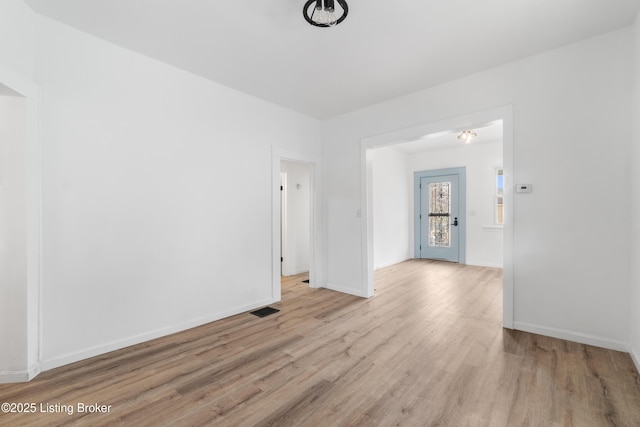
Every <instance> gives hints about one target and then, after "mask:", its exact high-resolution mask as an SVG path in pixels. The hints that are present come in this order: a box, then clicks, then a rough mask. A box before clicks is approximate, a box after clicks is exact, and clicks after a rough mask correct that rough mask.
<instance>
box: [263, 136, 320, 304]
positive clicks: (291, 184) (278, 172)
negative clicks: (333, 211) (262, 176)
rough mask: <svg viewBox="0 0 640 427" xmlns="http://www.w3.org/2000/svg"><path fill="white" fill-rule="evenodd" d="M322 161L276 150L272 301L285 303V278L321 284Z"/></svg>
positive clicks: (305, 155) (274, 155) (273, 175)
mask: <svg viewBox="0 0 640 427" xmlns="http://www.w3.org/2000/svg"><path fill="white" fill-rule="evenodd" d="M319 186H320V159H319V158H318V157H315V156H313V155H307V154H304V153H293V152H289V151H285V150H282V149H279V148H276V147H273V151H272V188H273V193H272V194H273V199H272V236H273V237H272V243H273V248H272V254H273V255H272V262H273V264H272V299H273V301H274V302H277V301H280V300H281V299H282V282H281V281H282V280H283V278H286V277H290V278H296V280H297V279H298V278H301V276H302V275H304V276H305V277H303V278H301V280H302V279H306V280H308V282H307V283H308V284H309V287H312V288H318V287H320V286H321V283H322V278H321V277H322V276H321V274H320V273H321V268H320V260H319V256H320V249H319V244H320V235H321V230H320V229H319V227H320V221H319V218H320V200H319V197H320V190H319Z"/></svg>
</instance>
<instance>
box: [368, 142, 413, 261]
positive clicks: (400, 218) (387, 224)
mask: <svg viewBox="0 0 640 427" xmlns="http://www.w3.org/2000/svg"><path fill="white" fill-rule="evenodd" d="M372 154H373V265H374V268H381V267H386V266H388V265H392V264H396V263H398V262H402V261H404V260H406V259H409V258H412V254H411V243H410V242H411V241H410V240H409V239H410V234H411V230H412V229H413V226H412V225H411V224H410V222H409V220H410V217H409V212H410V211H412V208H411V207H412V206H413V205H412V204H413V190H412V189H411V187H410V182H409V180H408V179H407V174H408V171H407V156H406V154H405V153H403V152H401V151H398V150H396V149H394V148H392V147H385V148H378V149H376V150H373V153H372Z"/></svg>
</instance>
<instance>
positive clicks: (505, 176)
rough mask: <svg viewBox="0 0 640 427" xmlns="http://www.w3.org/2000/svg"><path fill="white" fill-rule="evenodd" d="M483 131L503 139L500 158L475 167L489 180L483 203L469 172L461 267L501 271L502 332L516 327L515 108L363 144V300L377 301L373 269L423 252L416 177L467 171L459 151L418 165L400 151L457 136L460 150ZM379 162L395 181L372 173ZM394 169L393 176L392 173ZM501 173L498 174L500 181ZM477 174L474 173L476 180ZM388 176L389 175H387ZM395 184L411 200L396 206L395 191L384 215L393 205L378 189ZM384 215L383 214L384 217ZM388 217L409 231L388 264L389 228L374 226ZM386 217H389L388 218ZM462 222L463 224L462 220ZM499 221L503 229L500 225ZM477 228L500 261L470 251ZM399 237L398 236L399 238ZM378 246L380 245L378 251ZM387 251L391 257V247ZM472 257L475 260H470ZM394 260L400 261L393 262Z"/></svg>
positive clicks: (375, 138) (432, 155)
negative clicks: (470, 135) (467, 135)
mask: <svg viewBox="0 0 640 427" xmlns="http://www.w3.org/2000/svg"><path fill="white" fill-rule="evenodd" d="M483 127H486V128H492V129H496V130H497V131H499V133H500V138H499V139H501V142H500V144H499V146H498V147H497V148H496V147H494V154H495V153H496V150H497V157H496V158H495V160H488V161H487V160H486V159H485V160H484V161H480V162H477V164H476V165H475V166H474V168H476V169H478V168H479V170H477V171H476V172H478V173H480V174H481V176H482V180H486V181H483V183H482V185H483V186H484V187H485V188H486V191H484V193H482V195H481V198H482V200H480V201H477V200H476V199H474V198H477V196H478V194H480V193H477V192H476V191H475V190H474V189H473V186H475V185H476V184H479V181H478V179H476V178H471V177H470V172H471V171H470V168H469V167H467V168H466V173H467V175H466V177H467V185H468V187H467V197H466V201H467V206H466V208H465V215H466V221H465V225H466V227H467V230H466V233H465V234H466V237H467V239H466V248H467V249H466V253H465V255H466V259H465V260H464V261H462V262H463V263H466V264H474V265H485V266H488V267H502V269H503V278H502V281H503V326H504V327H507V328H512V327H513V260H512V256H513V255H512V254H513V195H512V186H511V185H510V182H511V179H512V177H513V114H512V107H511V106H504V107H499V108H495V109H492V110H487V111H482V112H478V113H472V114H468V115H465V116H459V117H453V118H450V119H446V120H442V121H438V122H433V123H428V124H424V125H420V126H416V127H412V128H407V129H401V130H399V131H394V132H389V133H386V134H381V135H377V136H373V137H368V138H364V139H362V141H361V164H362V175H361V179H362V185H363V188H364V189H366V191H363V198H362V205H361V206H362V213H363V215H362V217H363V221H362V236H363V245H362V260H363V261H362V272H363V290H362V293H363V294H364V295H365V296H367V297H370V296H373V293H374V269H376V268H381V267H385V266H386V265H390V264H392V263H396V262H400V261H403V260H404V259H408V258H414V257H416V256H415V253H416V250H415V248H416V246H417V247H418V249H419V243H417V244H416V242H415V240H416V238H415V237H414V233H413V232H414V227H415V222H414V215H416V211H415V210H414V204H413V203H414V200H415V198H414V197H411V195H414V194H415V193H414V189H413V188H412V186H413V180H414V179H415V176H414V172H419V171H425V170H431V169H447V168H452V167H462V166H464V165H463V164H462V163H461V157H460V155H459V152H455V150H452V151H450V152H446V150H445V147H444V146H440V147H436V148H434V147H433V146H432V147H431V151H429V152H427V153H423V154H421V155H420V156H421V159H420V161H417V160H415V159H414V157H413V156H415V155H414V154H411V155H410V156H407V152H404V153H403V152H402V151H401V150H400V149H402V147H403V145H405V144H407V143H410V142H411V143H413V145H414V147H419V146H420V144H427V145H428V144H429V143H431V144H432V145H434V144H435V141H434V139H438V138H440V137H446V136H448V137H449V138H451V137H452V136H453V139H454V140H456V142H455V143H456V144H457V146H458V147H461V146H463V144H461V142H460V141H459V140H458V139H457V136H458V135H459V134H460V132H461V131H463V130H467V129H476V130H479V129H480V128H483ZM478 135H480V133H478ZM436 145H437V144H436ZM480 145H484V144H478V146H480ZM470 146H473V143H472V144H470ZM410 150H412V149H409V151H410ZM416 150H418V148H416ZM405 151H406V150H405ZM420 151H424V147H422V148H420ZM436 153H440V154H436ZM380 157H383V158H384V159H385V161H386V162H387V163H391V170H392V172H391V173H390V175H391V177H390V176H384V173H385V172H383V173H382V176H381V173H380V171H379V170H377V169H376V168H374V165H375V164H376V162H375V161H374V160H375V159H376V158H380ZM403 159H404V160H403ZM403 162H404V163H403ZM417 163H420V165H416V164H417ZM409 164H411V165H409ZM394 169H395V172H393V170H394ZM497 171H499V174H498V175H497ZM476 172H474V174H475V173H476ZM386 173H387V174H389V172H388V171H387V172H386ZM402 173H404V175H403V176H404V178H398V177H400V176H402V175H401V174H402ZM394 174H395V175H396V178H393V175H394ZM389 178H391V179H389ZM394 179H395V181H396V182H402V183H403V184H402V185H404V188H406V189H407V191H405V192H404V193H407V192H408V194H409V195H404V196H402V197H404V198H405V199H408V203H406V202H404V203H398V200H401V199H402V197H400V196H398V194H399V193H403V192H402V191H396V193H398V194H395V195H394V196H393V197H394V198H395V202H394V209H393V211H392V210H391V209H388V208H387V209H386V210H385V208H383V209H382V210H380V209H378V208H377V207H379V205H380V204H382V205H389V204H390V203H389V202H385V201H384V200H382V201H381V200H380V197H377V198H376V195H377V194H378V193H379V192H380V187H384V184H381V183H382V182H390V181H393V180H394ZM498 182H499V184H500V185H499V187H500V188H497V184H498ZM469 186H471V187H469ZM498 190H499V191H498ZM485 196H486V197H485ZM474 200H475V201H474ZM470 202H471V203H470ZM498 202H499V204H498ZM494 205H495V206H494ZM374 206H376V208H374ZM403 209H404V211H403ZM380 212H382V215H381V214H380ZM374 213H375V214H374ZM390 215H395V218H396V221H398V223H399V224H400V223H402V224H406V226H405V225H403V227H406V228H405V230H407V232H406V235H407V237H405V238H404V242H406V244H405V246H404V247H402V246H396V247H398V248H399V250H398V251H397V252H396V253H395V254H391V255H389V254H386V255H387V258H386V259H383V260H381V258H380V255H381V254H383V253H382V251H380V250H379V248H380V247H384V246H385V243H386V242H387V241H388V240H387V241H384V240H383V241H382V242H381V241H380V240H379V239H380V238H381V233H380V232H379V231H378V230H380V229H389V227H376V226H374V223H376V222H379V221H381V220H382V221H384V220H385V219H389V218H390ZM417 215H418V220H419V215H420V213H417ZM427 215H428V213H427ZM387 216H389V217H388V218H386V217H387ZM381 217H382V218H381ZM458 219H459V220H460V217H459V218H458ZM498 220H499V221H500V222H501V223H499V222H498ZM452 222H455V215H454V221H452ZM474 222H475V226H474V228H475V231H473V232H474V233H481V234H483V235H484V236H485V237H486V239H487V241H486V242H488V241H491V242H492V243H491V244H496V245H499V246H500V249H501V254H500V256H499V257H498V259H497V260H495V259H482V258H481V256H482V255H483V251H482V248H481V247H482V245H479V247H476V248H475V250H470V249H471V247H470V245H473V242H472V241H470V240H469V237H470V236H471V235H472V231H471V230H470V228H469V227H470V226H471V224H472V223H474ZM392 228H393V227H392ZM395 234H396V235H397V234H398V233H395ZM382 238H383V239H384V238H385V236H384V235H383V236H382ZM387 238H388V236H387ZM374 240H377V242H376V244H375V245H374ZM486 242H484V243H483V244H485V243H486ZM401 243H402V242H401ZM476 246H478V245H476ZM385 250H386V251H387V252H388V246H387V247H386V248H385ZM403 251H404V252H403ZM488 252H489V251H485V252H484V253H488ZM418 253H419V252H418ZM403 254H404V259H403ZM472 254H473V256H470V255H472ZM478 254H479V255H478ZM394 260H396V261H395V262H391V261H394Z"/></svg>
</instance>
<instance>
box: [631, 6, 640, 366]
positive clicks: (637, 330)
mask: <svg viewBox="0 0 640 427" xmlns="http://www.w3.org/2000/svg"><path fill="white" fill-rule="evenodd" d="M634 37H635V40H634V41H635V44H634V57H635V69H634V82H633V83H634V86H633V87H634V90H633V95H634V111H633V120H632V123H633V130H634V136H633V142H632V150H631V165H632V177H631V183H632V194H631V201H632V211H631V218H632V222H631V227H632V228H631V241H632V254H631V291H632V294H631V299H630V303H631V354H632V356H633V358H634V361H635V363H636V366H637V367H638V369H640V14H638V16H637V17H636V21H635V25H634Z"/></svg>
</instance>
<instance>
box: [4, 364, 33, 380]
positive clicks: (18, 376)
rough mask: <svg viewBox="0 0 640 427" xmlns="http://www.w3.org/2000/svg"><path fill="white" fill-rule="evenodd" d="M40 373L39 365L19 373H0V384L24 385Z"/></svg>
mask: <svg viewBox="0 0 640 427" xmlns="http://www.w3.org/2000/svg"><path fill="white" fill-rule="evenodd" d="M40 372H41V366H40V364H39V363H37V364H35V365H33V366H32V367H31V368H29V369H27V370H21V371H0V384H10V383H26V382H29V381H31V380H32V379H34V378H35V377H36V375H38V374H39V373H40Z"/></svg>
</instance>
